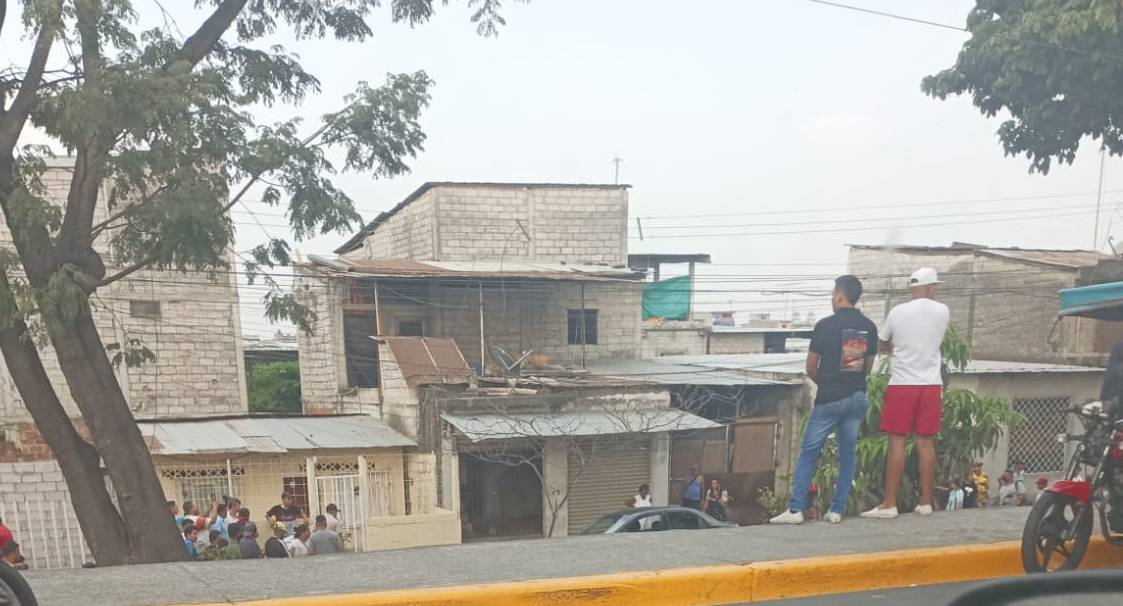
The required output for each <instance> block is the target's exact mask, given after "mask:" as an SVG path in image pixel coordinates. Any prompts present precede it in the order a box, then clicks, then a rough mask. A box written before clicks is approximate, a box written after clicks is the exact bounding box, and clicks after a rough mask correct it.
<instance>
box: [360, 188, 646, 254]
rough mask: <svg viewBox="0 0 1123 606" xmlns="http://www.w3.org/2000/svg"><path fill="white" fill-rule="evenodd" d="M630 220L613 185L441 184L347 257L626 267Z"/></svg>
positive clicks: (620, 191) (624, 198) (622, 196)
mask: <svg viewBox="0 0 1123 606" xmlns="http://www.w3.org/2000/svg"><path fill="white" fill-rule="evenodd" d="M520 223H521V227H520ZM627 224H628V193H627V190H625V189H623V188H619V187H615V186H590V187H525V186H518V185H510V186H480V185H440V186H435V187H433V188H432V189H430V190H429V191H427V192H426V193H425V194H423V195H422V196H420V197H419V198H418V199H416V200H414V201H412V202H411V203H410V204H409V205H407V206H406V207H405V208H403V209H402V210H400V211H398V212H397V213H396V214H395V215H393V216H392V217H390V219H388V220H387V221H386V222H385V223H383V224H382V225H381V226H379V228H378V229H377V231H375V233H374V234H373V235H371V236H368V237H367V239H366V241H365V242H364V243H363V246H362V247H361V248H359V249H357V250H355V251H352V252H351V253H348V254H347V255H346V256H348V257H353V258H368V259H417V260H440V261H478V260H487V261H497V260H503V259H506V260H511V261H515V260H533V261H554V262H560V261H564V262H567V263H606V264H610V265H624V264H625V263H627V254H628V253H627V244H628V242H627V232H628V229H627ZM524 229H525V230H526V232H525V233H524V232H523V230H524Z"/></svg>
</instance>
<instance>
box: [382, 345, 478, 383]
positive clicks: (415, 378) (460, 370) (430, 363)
mask: <svg viewBox="0 0 1123 606" xmlns="http://www.w3.org/2000/svg"><path fill="white" fill-rule="evenodd" d="M378 339H379V340H380V341H385V342H386V344H387V345H389V346H390V351H391V352H393V354H394V358H395V359H396V360H397V362H398V368H399V369H401V371H402V376H404V377H405V379H406V382H408V383H409V384H410V385H411V386H413V387H417V386H419V385H434V384H453V385H466V384H468V383H470V382H471V379H472V369H471V368H469V367H468V362H466V361H465V360H464V355H463V354H462V353H461V352H460V348H459V347H457V346H456V342H455V341H453V340H452V339H437V338H434V337H378Z"/></svg>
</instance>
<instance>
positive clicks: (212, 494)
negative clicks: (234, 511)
mask: <svg viewBox="0 0 1123 606" xmlns="http://www.w3.org/2000/svg"><path fill="white" fill-rule="evenodd" d="M229 491H230V486H229V485H228V484H227V483H226V478H220V477H209V478H201V477H200V478H182V479H180V480H179V496H180V498H181V499H183V502H186V501H192V502H194V503H195V504H196V505H198V506H199V509H201V510H205V509H206V508H207V507H208V506H209V505H210V503H214V502H217V501H219V500H220V499H221V498H222V497H223V496H228V495H227V493H228V492H229Z"/></svg>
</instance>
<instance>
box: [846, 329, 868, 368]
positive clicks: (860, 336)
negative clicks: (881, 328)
mask: <svg viewBox="0 0 1123 606" xmlns="http://www.w3.org/2000/svg"><path fill="white" fill-rule="evenodd" d="M869 338H870V334H869V333H868V332H866V331H864V330H858V329H855V328H843V329H842V355H841V356H839V361H840V364H839V370H841V371H842V372H862V373H864V372H865V371H866V352H867V351H868V350H869Z"/></svg>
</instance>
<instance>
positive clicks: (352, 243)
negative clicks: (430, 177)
mask: <svg viewBox="0 0 1123 606" xmlns="http://www.w3.org/2000/svg"><path fill="white" fill-rule="evenodd" d="M434 187H495V188H502V189H628V188H630V187H631V185H628V184H625V183H620V184H616V183H494V182H486V181H484V182H471V181H427V182H425V183H423V184H422V185H421V187H418V188H417V189H415V190H414V191H413V193H411V194H410V195H408V196H406V197H405V199H404V200H402V201H401V202H398V204H397V205H395V206H394V207H393V208H391V209H390V210H387V211H383V212H381V213H379V215H378V216H377V217H375V218H374V220H372V221H371V222H370V223H367V225H366V227H363V228H362V229H360V230H359V231H358V232H357V233H356V234H355V235H354V236H352V237H351V239H350V240H347V242H345V243H344V244H343V246H340V247H339V248H337V249H335V254H337V255H342V254H344V253H348V252H351V251H352V250H355V249H356V248H359V247H360V246H362V244H363V240H365V239H366V237H367V236H369V235H370V234H372V233H374V231H375V230H376V229H378V226H380V225H382V224H383V223H385V222H386V221H387V220H389V219H390V217H393V216H394V215H396V214H398V212H399V211H401V210H402V209H403V208H405V207H407V206H409V205H410V203H412V202H413V201H414V200H416V199H418V198H420V197H421V196H423V195H425V192H427V191H429V190H430V189H433V188H434Z"/></svg>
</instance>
